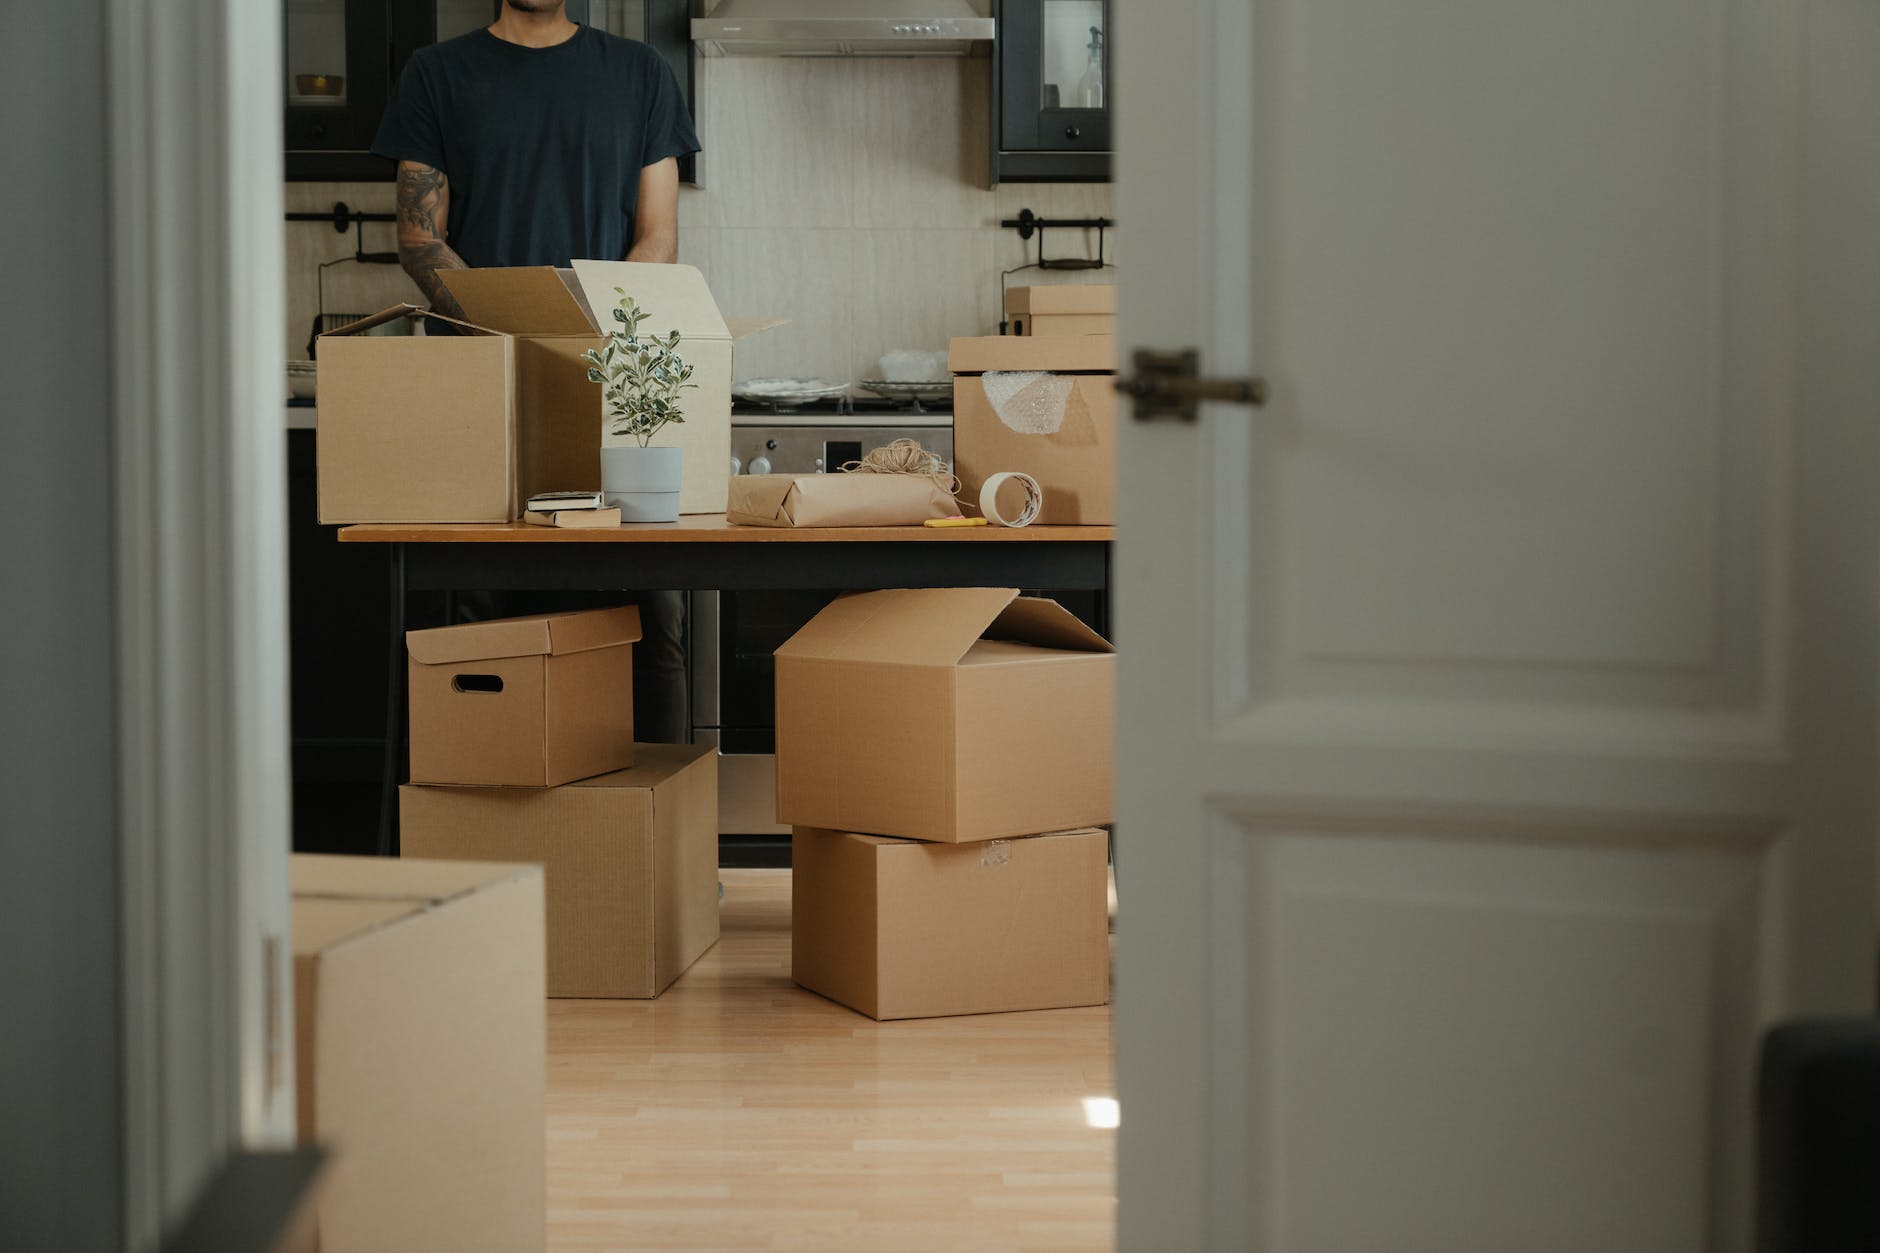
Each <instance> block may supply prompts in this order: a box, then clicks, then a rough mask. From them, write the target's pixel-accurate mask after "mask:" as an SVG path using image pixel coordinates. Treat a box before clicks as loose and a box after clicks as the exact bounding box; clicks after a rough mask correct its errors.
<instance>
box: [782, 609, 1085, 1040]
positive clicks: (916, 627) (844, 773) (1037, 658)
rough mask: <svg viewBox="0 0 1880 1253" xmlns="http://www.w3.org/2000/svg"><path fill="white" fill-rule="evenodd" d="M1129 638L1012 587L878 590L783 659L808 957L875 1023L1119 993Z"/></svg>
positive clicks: (807, 635) (795, 945) (800, 937)
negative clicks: (1118, 862) (1117, 917)
mask: <svg viewBox="0 0 1880 1253" xmlns="http://www.w3.org/2000/svg"><path fill="white" fill-rule="evenodd" d="M1115 663H1116V658H1115V655H1114V650H1113V649H1112V648H1111V647H1110V645H1109V643H1108V642H1107V641H1106V640H1104V639H1103V638H1102V637H1101V636H1100V635H1098V634H1097V633H1096V632H1094V631H1092V630H1091V629H1090V628H1088V627H1086V626H1085V625H1084V624H1083V623H1081V622H1079V621H1078V620H1077V619H1076V618H1075V617H1073V616H1072V615H1071V614H1069V613H1068V612H1066V611H1065V610H1064V609H1063V608H1062V607H1061V606H1059V605H1057V604H1056V603H1054V602H1052V601H1048V600H1037V599H1030V598H1024V597H1021V596H1019V594H1018V592H1017V591H1015V590H1013V589H1009V588H934V589H916V590H899V591H882V592H868V593H864V594H861V595H856V596H846V597H843V598H842V599H840V600H837V601H836V602H834V603H833V604H831V605H830V606H829V607H828V608H827V609H825V610H824V611H823V612H822V613H820V614H818V615H817V616H816V617H815V618H814V619H812V620H811V621H810V622H809V623H808V624H807V625H805V626H804V627H803V629H802V630H801V631H799V632H798V633H797V634H796V635H795V636H793V637H792V638H791V639H790V640H789V642H787V643H786V644H785V645H784V646H783V647H782V648H781V649H779V650H778V651H777V820H778V821H779V822H784V823H789V824H790V825H791V826H792V827H793V828H794V832H795V834H794V838H793V840H792V854H791V856H792V865H793V867H794V874H793V892H792V900H793V904H792V919H793V923H792V938H791V970H792V975H793V977H794V978H795V980H796V982H797V983H799V984H801V985H802V986H804V987H806V988H809V989H810V990H812V991H815V992H820V993H822V994H823V995H825V996H827V997H829V998H830V999H832V1000H836V1001H840V1002H842V1003H843V1004H845V1005H848V1006H850V1007H851V1008H854V1009H857V1010H860V1011H861V1012H863V1013H865V1014H868V1015H869V1016H870V1017H873V1018H878V1019H886V1018H923V1017H932V1016H936V1015H944V1014H973V1013H992V1012H997V1011H1002V1010H1019V1009H1054V1008H1059V1007H1064V1006H1071V1005H1097V1004H1102V1003H1103V1002H1104V1001H1106V1000H1108V998H1109V945H1108V872H1107V860H1108V859H1107V852H1108V837H1107V836H1106V834H1105V833H1104V832H1103V831H1102V830H1099V829H1097V826H1098V824H1100V823H1106V822H1108V821H1110V820H1111V817H1112V774H1113V750H1112V746H1111V736H1112V726H1113V723H1114V708H1115Z"/></svg>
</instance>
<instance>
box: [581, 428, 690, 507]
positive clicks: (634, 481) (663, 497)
mask: <svg viewBox="0 0 1880 1253" xmlns="http://www.w3.org/2000/svg"><path fill="white" fill-rule="evenodd" d="M684 453H685V450H684V449H682V448H641V447H640V446H639V445H638V444H624V445H622V446H620V447H617V448H602V449H601V491H603V492H605V493H606V494H607V503H608V504H609V505H618V506H620V520H621V521H622V522H677V521H678V520H679V484H680V475H679V469H680V465H681V464H682V463H681V460H680V459H681V458H682V457H683V456H684Z"/></svg>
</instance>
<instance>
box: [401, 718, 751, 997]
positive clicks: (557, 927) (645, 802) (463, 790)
mask: <svg viewBox="0 0 1880 1253" xmlns="http://www.w3.org/2000/svg"><path fill="white" fill-rule="evenodd" d="M399 838H400V848H401V851H402V855H403V856H404V857H406V858H430V857H441V858H450V859H456V860H460V861H519V862H535V863H538V864H540V865H541V866H542V867H543V869H544V873H545V874H546V876H547V878H546V884H547V900H548V905H547V908H548V994H549V995H550V996H571V997H602V996H604V997H654V996H658V995H659V994H660V993H661V992H662V991H664V990H665V989H666V988H667V987H669V986H671V984H672V982H673V980H675V979H677V978H678V977H679V976H680V975H681V974H682V973H684V972H685V970H686V968H687V967H689V966H690V965H691V964H692V963H693V962H695V961H697V960H698V959H699V957H700V956H701V955H703V954H704V953H705V951H706V950H707V949H709V948H711V946H712V945H713V944H716V943H717V942H718V754H717V751H716V750H715V749H714V748H712V747H711V746H709V745H699V746H693V745H669V744H642V745H640V746H639V760H638V761H637V762H636V763H635V764H634V766H633V768H632V769H630V770H622V771H620V772H618V773H615V774H608V775H602V776H601V777H600V778H598V779H584V780H582V781H581V782H579V783H570V784H568V785H566V786H564V787H557V788H548V789H544V790H533V789H531V790H523V789H517V788H474V787H421V786H416V785H407V786H406V787H403V788H401V789H400V790H399Z"/></svg>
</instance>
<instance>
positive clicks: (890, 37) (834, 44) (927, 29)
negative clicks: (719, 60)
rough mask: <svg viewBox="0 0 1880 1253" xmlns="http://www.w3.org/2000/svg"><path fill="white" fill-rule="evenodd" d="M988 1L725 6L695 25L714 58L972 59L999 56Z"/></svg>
mask: <svg viewBox="0 0 1880 1253" xmlns="http://www.w3.org/2000/svg"><path fill="white" fill-rule="evenodd" d="M985 3H986V0H718V3H717V5H716V6H714V7H713V9H712V11H711V16H709V17H696V18H693V19H692V46H693V47H695V48H697V49H698V50H699V52H701V53H703V54H704V55H705V56H708V57H731V56H745V57H842V56H854V57H936V56H938V57H947V56H951V57H965V56H985V55H986V54H987V53H988V52H990V51H991V47H992V31H993V21H992V19H991V18H990V17H988V16H986V14H985V13H983V12H982V11H981V9H982V8H983V7H984V5H985Z"/></svg>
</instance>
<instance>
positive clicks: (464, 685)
mask: <svg viewBox="0 0 1880 1253" xmlns="http://www.w3.org/2000/svg"><path fill="white" fill-rule="evenodd" d="M450 685H451V686H452V687H454V688H456V689H457V690H458V691H459V692H500V691H502V690H503V676H502V675H500V674H460V675H458V676H457V677H456V678H455V679H452V680H451V684H450Z"/></svg>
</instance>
